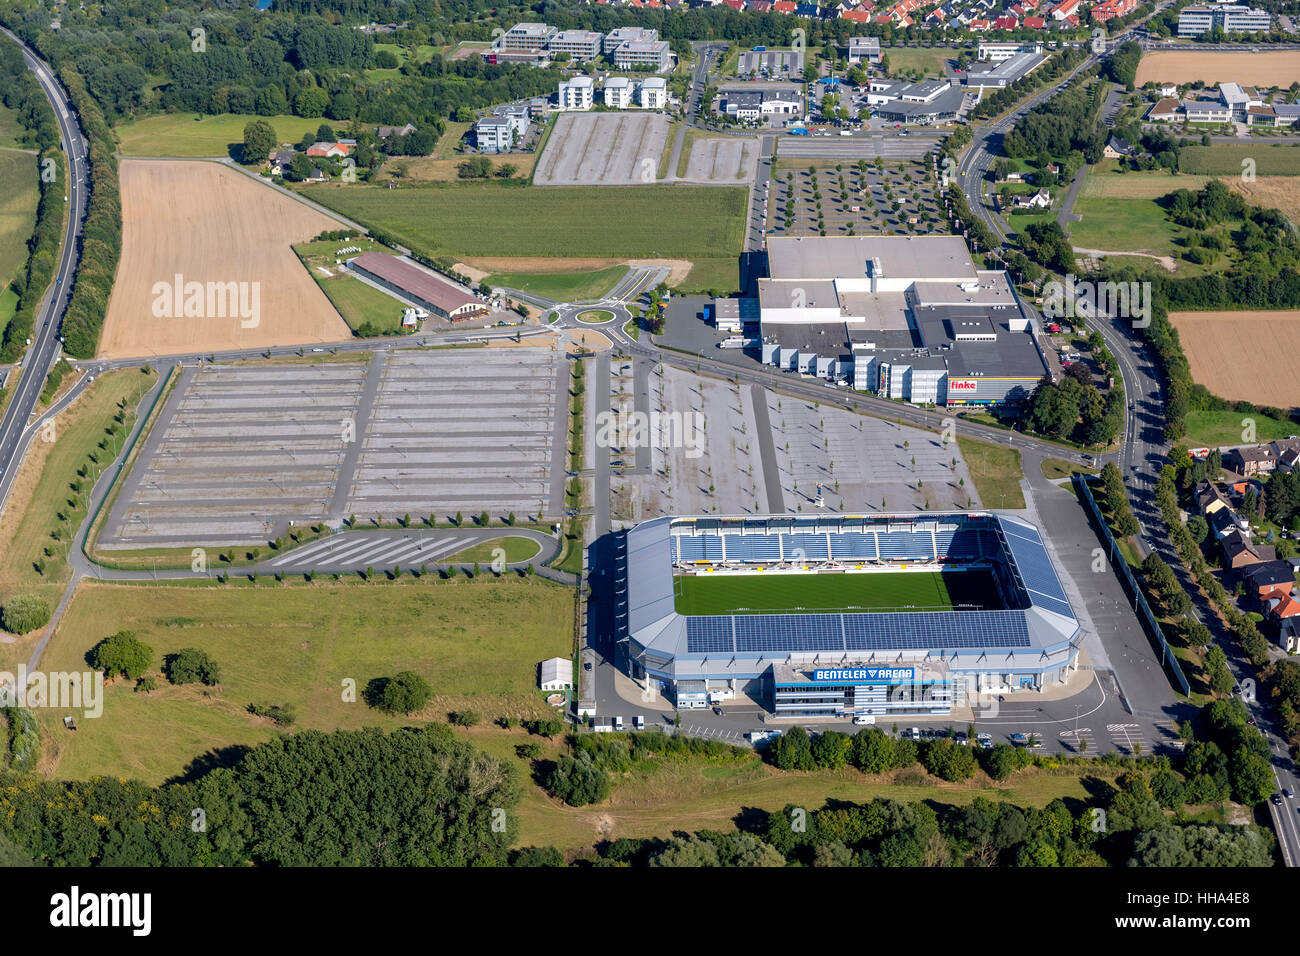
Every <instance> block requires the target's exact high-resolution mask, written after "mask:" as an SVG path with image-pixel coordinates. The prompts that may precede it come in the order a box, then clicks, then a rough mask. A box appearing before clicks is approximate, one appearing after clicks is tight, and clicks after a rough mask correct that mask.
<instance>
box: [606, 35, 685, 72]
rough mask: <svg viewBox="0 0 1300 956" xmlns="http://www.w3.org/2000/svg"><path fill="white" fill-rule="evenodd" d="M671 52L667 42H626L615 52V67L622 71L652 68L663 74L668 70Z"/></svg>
mask: <svg viewBox="0 0 1300 956" xmlns="http://www.w3.org/2000/svg"><path fill="white" fill-rule="evenodd" d="M671 52H672V51H671V48H670V47H669V46H668V41H667V40H625V41H624V42H623V43H620V44H619V46H618V49H616V50H615V51H614V65H615V66H616V67H618V69H620V70H632V69H637V68H644V67H650V68H651V69H653V70H654V71H655V72H661V71H663V70H666V69H668V63H669V56H670V54H671Z"/></svg>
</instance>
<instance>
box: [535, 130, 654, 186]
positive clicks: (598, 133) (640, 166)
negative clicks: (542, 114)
mask: <svg viewBox="0 0 1300 956" xmlns="http://www.w3.org/2000/svg"><path fill="white" fill-rule="evenodd" d="M667 141H668V118H667V117H666V116H663V115H662V114H659V113H629V112H619V113H566V114H564V115H562V116H561V117H560V118H559V119H557V120H556V121H555V131H554V132H553V133H552V134H551V138H550V140H549V141H548V142H547V144H546V150H545V151H544V152H543V153H542V156H541V158H540V159H539V160H538V161H537V165H536V167H535V171H534V173H533V183H534V184H535V185H538V186H632V185H645V184H647V183H653V182H655V181H656V180H657V179H658V176H659V161H660V159H661V158H662V156H663V151H664V144H665V143H667Z"/></svg>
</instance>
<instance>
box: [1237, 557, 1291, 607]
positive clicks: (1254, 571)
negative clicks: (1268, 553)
mask: <svg viewBox="0 0 1300 956" xmlns="http://www.w3.org/2000/svg"><path fill="white" fill-rule="evenodd" d="M1237 579H1238V580H1239V581H1241V583H1242V584H1243V585H1244V586H1245V588H1246V593H1247V594H1248V595H1250V597H1251V598H1252V599H1255V600H1258V601H1260V602H1261V603H1263V602H1266V601H1267V600H1269V599H1270V598H1274V597H1280V596H1282V595H1285V594H1290V593H1291V589H1292V588H1294V587H1295V571H1294V569H1293V568H1292V567H1291V565H1290V564H1289V563H1288V562H1286V561H1277V560H1270V561H1260V562H1257V563H1255V564H1251V565H1248V566H1247V567H1245V568H1243V569H1242V570H1241V572H1240V573H1239V574H1238V575H1237Z"/></svg>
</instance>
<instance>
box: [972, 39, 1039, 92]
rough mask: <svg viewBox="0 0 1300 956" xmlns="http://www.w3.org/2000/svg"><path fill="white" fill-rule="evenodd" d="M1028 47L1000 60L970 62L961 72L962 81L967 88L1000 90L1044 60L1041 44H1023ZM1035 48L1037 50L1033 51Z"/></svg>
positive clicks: (1036, 67)
mask: <svg viewBox="0 0 1300 956" xmlns="http://www.w3.org/2000/svg"><path fill="white" fill-rule="evenodd" d="M1025 46H1027V47H1029V49H1028V50H1027V51H1024V52H1020V53H1013V54H1012V55H1011V56H1009V57H1006V58H1005V59H1002V60H1000V61H998V60H992V59H990V60H988V61H985V62H983V63H972V64H971V65H970V67H969V69H967V71H966V72H965V74H963V77H964V82H965V84H966V86H967V87H968V88H977V87H978V88H981V89H995V90H1000V89H1002V88H1003V87H1004V86H1010V85H1011V84H1012V83H1014V82H1016V80H1018V79H1020V78H1021V77H1023V76H1028V75H1029V74H1030V73H1032V72H1034V70H1036V69H1038V68H1039V67H1040V66H1041V65H1042V64H1043V63H1044V62H1045V60H1046V57H1044V56H1043V52H1042V45H1041V44H1036V43H1035V44H1025ZM1035 49H1036V51H1037V52H1035Z"/></svg>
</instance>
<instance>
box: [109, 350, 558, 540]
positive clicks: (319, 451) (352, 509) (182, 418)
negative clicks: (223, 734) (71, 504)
mask: <svg viewBox="0 0 1300 956" xmlns="http://www.w3.org/2000/svg"><path fill="white" fill-rule="evenodd" d="M567 403H568V367H567V364H566V359H565V358H564V356H563V354H562V353H560V352H556V351H552V350H550V349H545V348H512V349H491V348H484V349H454V350H430V351H414V350H409V351H402V352H400V353H397V354H392V355H389V354H387V353H378V354H376V355H375V356H374V357H373V359H372V360H371V361H370V363H369V365H367V364H365V363H364V362H356V363H323V364H297V365H260V364H259V365H247V366H233V365H232V366H219V365H209V366H204V367H203V368H200V369H194V368H187V369H185V370H184V371H183V372H182V373H181V377H180V380H179V382H178V383H177V386H176V388H175V389H174V391H173V392H172V394H171V396H169V398H168V400H167V402H166V404H165V406H164V408H163V410H162V412H161V414H160V417H159V419H158V422H157V424H156V425H155V426H154V428H153V430H152V432H151V433H150V435H149V437H148V438H147V440H146V441H145V444H144V446H143V448H142V450H141V454H140V457H139V460H138V463H137V465H136V466H135V467H134V468H133V469H132V471H131V473H130V474H129V475H128V477H127V479H126V481H125V483H124V485H123V489H122V492H121V494H120V495H119V496H118V499H117V502H116V504H115V505H114V506H113V508H112V510H111V512H110V513H109V516H108V518H107V520H106V523H105V526H104V531H103V533H102V534H101V536H100V542H99V543H100V546H101V547H103V548H106V549H110V550H111V549H117V550H124V549H132V548H144V547H159V546H171V547H176V546H180V547H191V546H198V545H203V546H213V547H220V546H224V545H242V544H256V543H260V542H264V541H267V540H272V539H274V538H277V537H279V536H280V535H282V534H284V533H285V532H286V531H287V529H288V528H289V526H290V522H294V523H296V524H307V523H312V522H319V521H322V520H323V521H326V522H327V523H329V524H330V525H332V526H334V527H339V526H340V525H341V524H342V523H343V521H344V520H345V519H346V518H348V517H349V516H352V515H355V516H356V517H357V518H358V520H359V521H360V520H365V521H371V522H376V521H378V522H383V523H391V522H394V521H397V520H398V519H401V518H403V517H404V516H406V515H411V516H412V517H413V518H415V519H425V518H427V517H428V516H430V515H432V516H434V517H433V520H434V521H436V522H439V523H445V522H447V521H448V520H450V519H452V518H454V516H455V515H456V514H458V513H460V514H462V515H463V517H464V518H465V519H466V520H468V519H469V518H470V517H472V516H477V515H478V514H480V513H481V512H483V511H487V512H488V514H489V515H490V516H491V518H492V519H493V520H499V519H502V518H505V517H507V516H509V515H510V514H511V513H513V514H514V515H515V516H516V518H518V519H520V520H523V519H524V518H525V517H527V516H529V515H537V514H542V515H545V516H547V517H554V516H558V515H559V514H561V513H562V511H563V508H564V502H563V493H564V467H565V461H564V452H565V448H564V436H565V435H566V433H567V420H566V416H567ZM555 435H558V436H559V439H558V440H555V439H554V438H553V436H555Z"/></svg>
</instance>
